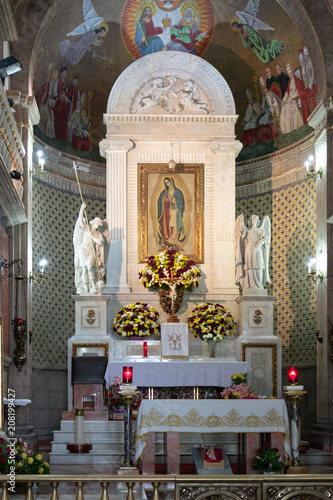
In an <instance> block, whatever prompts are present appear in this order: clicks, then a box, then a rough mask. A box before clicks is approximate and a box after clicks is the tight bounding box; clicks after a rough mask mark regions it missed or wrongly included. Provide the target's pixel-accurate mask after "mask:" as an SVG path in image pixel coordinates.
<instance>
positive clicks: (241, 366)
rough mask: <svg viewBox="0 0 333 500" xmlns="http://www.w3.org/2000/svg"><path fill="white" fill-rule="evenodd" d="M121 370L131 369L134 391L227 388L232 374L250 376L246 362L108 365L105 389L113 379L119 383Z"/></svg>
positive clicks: (200, 361)
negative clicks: (176, 388)
mask: <svg viewBox="0 0 333 500" xmlns="http://www.w3.org/2000/svg"><path fill="white" fill-rule="evenodd" d="M123 366H133V384H134V385H136V386H137V387H207V386H208V387H209V386H215V387H227V386H230V385H231V377H232V375H235V373H250V371H251V368H250V365H249V364H248V363H247V362H246V361H221V360H220V359H216V358H215V359H214V358H213V359H209V358H207V359H206V360H195V359H193V358H192V359H191V360H188V361H181V360H177V361H176V360H165V361H160V360H158V361H134V360H132V361H130V360H129V361H127V360H121V361H118V360H117V361H110V362H109V363H108V366H107V369H106V372H105V376H104V378H105V381H106V385H107V387H110V385H112V381H113V378H114V377H116V376H117V377H119V378H120V379H122V376H123V371H122V370H123Z"/></svg>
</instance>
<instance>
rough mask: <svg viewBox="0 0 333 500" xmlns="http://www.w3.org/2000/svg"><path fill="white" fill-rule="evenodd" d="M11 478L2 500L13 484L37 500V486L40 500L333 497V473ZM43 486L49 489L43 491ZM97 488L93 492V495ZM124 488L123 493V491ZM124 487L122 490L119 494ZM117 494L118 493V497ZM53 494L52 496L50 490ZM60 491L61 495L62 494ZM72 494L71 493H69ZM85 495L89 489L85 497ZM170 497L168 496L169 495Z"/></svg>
mask: <svg viewBox="0 0 333 500" xmlns="http://www.w3.org/2000/svg"><path fill="white" fill-rule="evenodd" d="M10 481H11V478H10V476H2V477H1V485H2V494H1V500H10V498H11V495H10V492H12V491H13V490H10V488H11V487H12V484H13V483H15V493H16V494H19V492H18V489H19V485H22V484H23V485H25V492H24V491H23V492H22V497H21V498H25V500H34V498H35V497H34V494H35V493H34V488H33V485H34V483H38V484H39V485H40V489H42V488H43V487H44V490H45V493H38V498H40V499H42V498H43V499H44V498H45V499H50V500H59V499H60V500H61V498H62V494H63V492H64V491H65V493H64V494H65V495H66V498H68V496H70V494H72V498H73V499H76V500H84V499H85V498H86V500H88V498H94V499H100V500H109V498H110V497H109V494H110V495H111V496H112V498H115V497H116V498H117V499H119V500H121V499H124V500H125V498H126V500H135V498H136V500H139V499H140V498H146V496H142V494H141V493H140V491H139V492H135V491H134V489H135V488H138V487H141V488H144V489H145V491H150V496H149V497H150V498H151V499H152V500H162V499H163V491H167V492H168V494H169V495H170V493H172V492H174V499H175V500H203V499H206V500H276V499H279V500H287V499H288V500H289V499H292V500H308V499H311V500H315V499H317V498H318V499H326V498H327V499H332V498H333V474H332V475H331V474H311V475H310V474H302V475H283V474H278V475H233V476H231V475H229V476H227V475H223V476H221V475H220V476H198V475H178V476H175V475H170V476H168V475H140V476H139V475H134V474H129V475H123V476H122V475H105V474H104V475H89V476H87V475H78V474H75V475H74V474H73V475H55V474H53V475H42V476H41V475H39V474H38V475H18V476H16V477H15V481H13V483H11V482H10ZM45 485H48V486H46V487H45ZM92 486H94V487H95V489H94V492H93V493H91V491H90V492H89V489H90V490H91V487H92ZM119 487H120V489H119ZM121 487H122V488H123V490H121ZM115 489H116V494H115ZM47 490H49V491H47ZM59 490H61V491H59ZM68 490H72V491H68ZM85 490H88V491H87V492H86V491H85ZM168 498H170V496H168Z"/></svg>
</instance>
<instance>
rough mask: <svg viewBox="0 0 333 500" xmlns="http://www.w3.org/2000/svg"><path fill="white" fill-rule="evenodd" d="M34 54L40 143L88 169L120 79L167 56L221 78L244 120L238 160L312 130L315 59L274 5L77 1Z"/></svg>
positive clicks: (253, 1) (45, 30) (221, 0)
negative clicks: (206, 66)
mask: <svg viewBox="0 0 333 500" xmlns="http://www.w3.org/2000/svg"><path fill="white" fill-rule="evenodd" d="M53 9H54V10H55V9H56V7H55V6H53ZM37 45H38V46H37ZM34 50H35V52H36V53H38V57H37V59H36V62H35V67H34V94H35V97H36V101H37V104H38V107H39V111H40V115H41V120H40V123H39V125H38V126H37V127H36V131H35V132H36V135H37V136H38V137H39V138H40V139H41V140H43V141H44V142H46V143H48V144H50V145H51V146H53V147H55V148H57V149H60V150H62V151H64V152H67V153H71V154H74V155H78V156H81V157H85V158H87V159H90V160H96V161H102V159H101V158H100V156H99V150H98V144H99V141H100V140H102V139H103V138H104V136H105V127H104V125H103V120H102V116H103V113H105V112H106V106H107V100H108V96H109V93H110V91H111V88H112V86H113V84H114V83H115V81H116V79H117V78H118V76H119V75H120V74H121V73H122V72H123V71H124V70H125V69H126V68H127V67H128V66H129V65H130V64H131V63H132V62H133V61H134V60H135V59H140V58H142V57H145V56H146V55H148V54H152V53H154V52H159V51H182V52H187V53H191V54H195V55H197V56H199V57H202V58H203V59H205V60H206V61H208V62H209V63H211V64H212V65H213V66H214V67H215V68H216V69H217V70H218V71H219V72H220V73H221V74H222V75H223V77H224V78H225V80H226V81H227V83H228V85H229V86H230V89H231V92H232V93H233V96H234V99H235V103H236V112H237V114H238V115H239V119H238V123H237V125H236V135H237V138H238V139H239V140H241V141H242V142H243V145H244V146H245V147H244V148H243V150H242V152H241V154H240V159H242V158H246V157H251V156H256V155H258V154H265V153H267V152H270V151H272V150H274V149H277V148H279V147H283V146H284V145H286V144H287V143H288V141H289V143H290V142H293V141H295V140H298V139H299V138H301V137H302V136H303V135H305V134H307V133H308V132H309V130H310V127H309V126H308V125H307V119H308V116H309V115H310V113H311V112H312V111H313V109H314V107H315V105H316V83H315V77H314V71H313V66H312V62H311V54H309V51H308V48H307V47H306V46H305V45H304V42H303V39H302V36H301V33H300V32H299V30H298V29H297V28H296V26H295V25H294V24H293V21H292V20H291V19H290V17H289V16H288V15H287V13H286V12H285V11H284V10H283V8H282V7H281V6H280V5H279V4H278V3H277V2H276V1H275V0H250V1H247V0H233V1H231V0H196V1H194V0H193V1H186V0H151V1H150V0H145V1H140V0H127V1H125V2H124V1H122V0H113V1H112V2H111V1H110V0H108V1H106V0H75V1H73V2H70V3H66V4H64V5H63V6H60V7H58V10H57V11H56V12H55V13H53V22H52V24H50V25H47V23H46V21H44V23H43V24H42V26H41V29H40V33H39V35H38V37H37V39H36V42H35V48H34ZM194 98H196V99H198V96H195V95H194ZM150 112H151V113H154V109H153V108H152V109H151V110H150ZM201 112H202V113H205V112H206V111H205V110H204V109H203V110H202V111H201ZM246 151H248V154H247V153H246ZM246 154H247V156H246Z"/></svg>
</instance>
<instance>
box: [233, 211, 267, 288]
mask: <svg viewBox="0 0 333 500" xmlns="http://www.w3.org/2000/svg"><path fill="white" fill-rule="evenodd" d="M259 222H260V219H259V217H258V215H255V214H253V215H251V217H250V219H249V221H248V225H247V226H245V224H244V215H243V214H241V215H239V216H238V217H237V219H236V223H235V229H234V247H235V270H236V279H235V282H236V283H239V284H240V285H241V287H242V290H243V295H246V294H248V292H247V291H248V290H250V289H251V292H250V294H252V295H253V294H255V293H256V291H257V292H258V291H260V290H264V286H265V284H266V283H270V282H271V280H270V277H269V267H268V261H269V250H270V246H271V221H270V218H269V216H268V215H265V217H263V219H262V221H261V224H260V223H259ZM259 293H260V292H259ZM261 293H262V292H261Z"/></svg>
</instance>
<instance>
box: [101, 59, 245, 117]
mask: <svg viewBox="0 0 333 500" xmlns="http://www.w3.org/2000/svg"><path fill="white" fill-rule="evenodd" d="M172 79H175V80H176V83H177V82H181V84H183V85H185V84H186V82H187V81H191V82H192V83H193V85H194V87H195V88H196V89H197V91H198V92H197V94H198V95H200V97H197V96H195V100H196V101H201V104H204V103H205V104H206V105H207V106H206V109H205V108H204V107H202V108H199V107H197V108H194V107H192V108H190V107H186V106H185V107H184V109H183V110H176V109H173V110H172V111H173V113H180V112H182V111H184V113H183V114H191V115H192V114H196V115H199V114H214V115H224V116H234V115H235V114H236V109H235V102H234V98H233V95H232V93H231V90H230V88H229V85H228V84H227V82H226V80H225V79H224V78H223V76H222V75H221V73H219V72H218V71H217V70H216V69H215V68H214V66H212V65H211V64H210V63H208V62H207V61H205V60H204V59H202V58H200V57H197V56H194V55H191V54H187V53H182V52H157V53H155V54H151V55H149V56H145V57H143V58H142V59H138V60H137V61H134V62H133V63H132V64H131V65H130V66H128V67H127V68H126V69H125V70H124V71H123V73H122V74H121V75H120V76H119V78H118V79H117V81H116V82H115V84H114V86H113V88H112V90H111V93H110V96H109V100H108V104H107V113H108V114H133V113H135V112H136V111H135V103H136V101H137V96H138V95H145V94H144V92H146V95H147V99H148V98H149V95H151V93H150V94H149V92H151V91H149V88H150V87H151V86H153V85H156V90H157V89H158V87H157V85H158V84H160V85H163V87H162V88H165V89H169V88H170V89H171V87H169V85H170V82H172ZM160 88H161V87H160ZM183 88H184V89H185V86H184V87H183ZM179 91H180V92H182V90H181V89H179V86H178V88H177V92H179ZM165 98H167V96H166V91H165ZM151 101H152V105H151V107H150V108H147V106H146V109H149V110H150V109H151V113H153V114H156V110H158V112H159V111H160V108H161V106H159V105H157V104H156V105H155V106H154V105H153V99H152V98H151ZM203 101H204V102H203ZM156 102H157V99H156ZM141 111H145V109H144V106H143V107H142V109H141ZM164 111H165V108H164ZM159 114H160V113H159Z"/></svg>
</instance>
